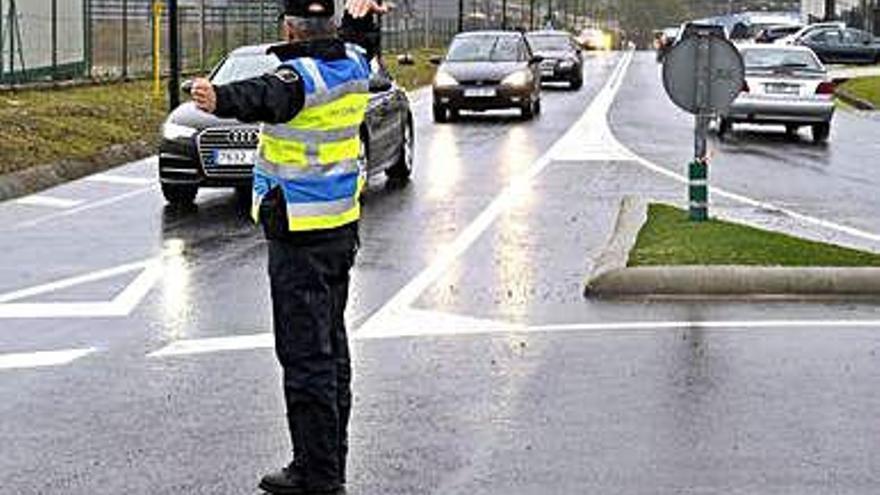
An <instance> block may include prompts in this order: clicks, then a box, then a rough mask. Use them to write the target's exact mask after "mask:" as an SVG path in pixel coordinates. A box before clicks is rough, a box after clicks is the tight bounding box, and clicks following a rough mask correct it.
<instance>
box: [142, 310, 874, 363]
mask: <svg viewBox="0 0 880 495" xmlns="http://www.w3.org/2000/svg"><path fill="white" fill-rule="evenodd" d="M409 317H410V318H412V322H413V323H414V324H412V325H408V326H399V327H396V328H394V329H392V331H388V332H382V333H375V332H374V333H370V334H364V333H362V332H357V333H355V334H354V335H353V336H352V340H353V341H371V340H387V339H398V338H412V337H444V336H468V335H490V334H511V335H515V334H529V333H555V332H572V333H574V332H582V333H614V332H621V333H623V332H664V331H669V330H712V331H723V332H744V331H749V330H810V329H824V330H846V329H877V330H880V320H729V321H727V320H710V321H627V322H617V323H571V324H559V325H520V324H516V323H507V322H502V321H492V320H477V319H474V318H470V317H467V316H459V315H453V314H443V313H439V312H434V311H427V312H426V311H420V310H414V311H413V314H412V315H409ZM426 318H427V319H426ZM428 321H430V322H432V323H426V322H428ZM433 322H438V323H437V324H434V323H433ZM444 322H446V323H452V322H455V323H456V325H448V324H446V323H444ZM274 346H275V339H274V336H273V335H272V334H271V333H259V334H252V335H239V336H233V337H212V338H204V339H186V340H178V341H176V342H173V343H171V344H169V345H167V346H165V347H163V348H161V349H159V350H158V351H155V352H152V353H150V354H148V355H147V357H148V358H167V357H179V356H189V355H196V354H213V353H218V352H231V351H247V350H257V349H272V348H274Z"/></svg>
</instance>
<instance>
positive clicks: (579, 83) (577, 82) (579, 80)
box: [569, 76, 584, 91]
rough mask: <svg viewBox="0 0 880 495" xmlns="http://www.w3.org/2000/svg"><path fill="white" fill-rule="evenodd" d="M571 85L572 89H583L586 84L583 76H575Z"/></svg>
mask: <svg viewBox="0 0 880 495" xmlns="http://www.w3.org/2000/svg"><path fill="white" fill-rule="evenodd" d="M569 85H570V86H571V89H573V90H574V91H577V90H579V89H581V88H582V87H583V86H584V78H583V76H577V77H575V78H574V79H572V80H571V82H570V83H569Z"/></svg>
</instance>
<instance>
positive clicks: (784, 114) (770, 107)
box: [718, 45, 834, 143]
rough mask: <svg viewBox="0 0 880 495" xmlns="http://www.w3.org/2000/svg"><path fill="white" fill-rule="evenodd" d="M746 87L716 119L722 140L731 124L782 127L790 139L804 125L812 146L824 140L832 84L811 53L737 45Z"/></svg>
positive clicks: (793, 48)
mask: <svg viewBox="0 0 880 495" xmlns="http://www.w3.org/2000/svg"><path fill="white" fill-rule="evenodd" d="M739 49H740V52H741V53H742V55H743V60H744V61H745V66H746V84H745V86H744V87H743V89H742V92H741V93H740V94H739V96H738V97H737V98H736V100H735V101H734V102H733V104H732V105H731V107H730V109H728V110H727V111H726V112H724V113H722V114H721V115H720V116H719V122H718V133H719V135H721V136H722V137H723V136H724V134H726V133H727V132H729V131H730V130H731V128H732V126H733V125H734V124H736V123H749V124H769V125H782V126H785V129H786V132H787V133H788V134H790V135H792V136H794V135H796V134H797V132H798V129H800V128H801V127H805V126H809V127H811V128H812V131H813V141H815V142H817V143H821V142H824V141H826V140H827V139H828V135H829V133H830V131H831V119H832V117H833V116H834V84H833V83H832V82H831V81H830V80H829V78H828V72H827V71H826V70H825V67H824V66H823V65H822V62H820V61H819V59H818V58H817V57H816V55H815V54H814V53H813V51H812V50H810V49H809V48H806V47H802V46H783V45H743V46H740V47H739Z"/></svg>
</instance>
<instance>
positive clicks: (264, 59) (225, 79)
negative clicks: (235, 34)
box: [211, 53, 281, 84]
mask: <svg viewBox="0 0 880 495" xmlns="http://www.w3.org/2000/svg"><path fill="white" fill-rule="evenodd" d="M279 65H281V61H280V60H278V57H276V56H275V55H265V54H257V53H252V54H246V55H232V56H230V57H229V58H227V59H226V60H225V61H224V62H223V65H221V66H220V67H219V68H218V69H217V71H216V72H215V73H214V77H212V78H211V82H212V83H214V84H228V83H231V82H235V81H241V80H243V79H250V78H252V77H258V76H261V75H263V74H266V73H269V72H272V71H274V70H275V69H277V68H278V66H279Z"/></svg>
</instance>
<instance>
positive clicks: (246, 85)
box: [191, 67, 305, 124]
mask: <svg viewBox="0 0 880 495" xmlns="http://www.w3.org/2000/svg"><path fill="white" fill-rule="evenodd" d="M191 94H192V98H193V102H194V103H195V104H196V106H197V107H198V108H199V109H200V110H203V111H205V112H208V113H212V114H214V115H216V116H218V117H223V118H231V119H237V120H240V121H242V122H265V123H267V124H281V123H284V122H289V121H290V120H293V118H294V117H295V116H296V114H298V113H299V111H300V110H302V107H303V103H304V102H305V90H304V88H303V83H302V79H300V77H299V75H298V74H297V73H296V71H294V70H293V69H290V68H288V67H282V68H281V69H279V70H278V71H276V72H275V73H274V74H267V75H264V76H260V77H255V78H252V79H246V80H244V81H239V82H234V83H230V84H224V85H219V86H214V85H213V84H211V82H210V81H208V80H207V79H201V78H200V79H196V80H195V81H193V89H192V92H191Z"/></svg>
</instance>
